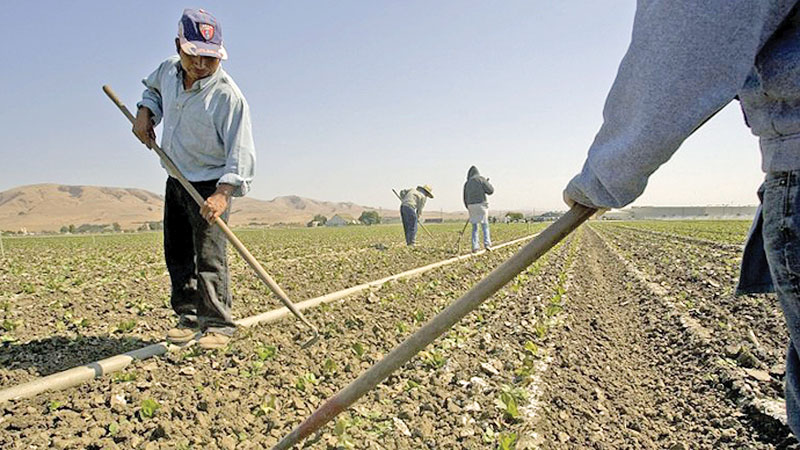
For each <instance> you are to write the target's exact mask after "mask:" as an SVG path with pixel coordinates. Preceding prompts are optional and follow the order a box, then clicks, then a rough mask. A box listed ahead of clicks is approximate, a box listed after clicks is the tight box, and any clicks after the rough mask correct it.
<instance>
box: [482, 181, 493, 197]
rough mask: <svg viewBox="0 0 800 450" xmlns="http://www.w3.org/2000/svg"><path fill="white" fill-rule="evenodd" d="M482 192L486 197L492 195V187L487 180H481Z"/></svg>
mask: <svg viewBox="0 0 800 450" xmlns="http://www.w3.org/2000/svg"><path fill="white" fill-rule="evenodd" d="M483 192H485V193H486V195H492V194H494V186H492V183H489V179H488V178H484V179H483Z"/></svg>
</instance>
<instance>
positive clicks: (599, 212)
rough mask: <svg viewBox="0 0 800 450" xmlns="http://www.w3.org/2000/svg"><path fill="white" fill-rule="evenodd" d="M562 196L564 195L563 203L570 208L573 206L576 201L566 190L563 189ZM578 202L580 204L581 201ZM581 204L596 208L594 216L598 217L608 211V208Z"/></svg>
mask: <svg viewBox="0 0 800 450" xmlns="http://www.w3.org/2000/svg"><path fill="white" fill-rule="evenodd" d="M563 197H564V203H566V204H567V206H569V207H570V208H572V207H573V206H575V204H576V203H578V202H576V201H575V200H573V199H572V197H570V196H569V194H567V191H566V190H564V193H563ZM580 204H581V205H582V203H580ZM583 206H586V207H587V208H594V209H596V210H597V212H596V213H595V217H600V216H602V215H603V214H605V213H607V212H608V211H609V208H599V207H597V206H594V205H583Z"/></svg>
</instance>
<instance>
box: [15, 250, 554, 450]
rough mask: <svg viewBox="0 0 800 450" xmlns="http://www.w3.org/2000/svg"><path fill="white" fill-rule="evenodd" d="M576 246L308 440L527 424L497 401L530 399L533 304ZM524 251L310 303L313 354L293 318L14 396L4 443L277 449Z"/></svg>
mask: <svg viewBox="0 0 800 450" xmlns="http://www.w3.org/2000/svg"><path fill="white" fill-rule="evenodd" d="M517 248H518V247H517ZM565 248H566V247H561V248H560V249H559V250H557V251H555V252H553V253H552V254H551V255H549V257H548V258H547V260H546V261H542V262H541V263H540V264H537V265H535V266H533V267H531V268H530V270H529V271H527V272H526V273H525V274H523V275H522V276H521V277H520V278H519V279H518V280H517V281H516V282H515V283H512V285H510V286H509V287H508V288H507V289H505V290H503V291H502V292H501V293H498V294H497V295H496V296H495V298H493V299H492V300H490V301H489V302H487V303H486V304H485V305H484V306H482V307H481V309H480V311H477V312H476V313H473V314H471V315H470V316H469V317H468V318H466V319H465V320H464V321H463V323H462V324H460V325H459V326H458V327H456V328H455V329H454V330H452V331H451V332H449V333H448V334H447V335H446V336H444V337H443V338H441V339H439V340H437V341H436V342H435V343H434V344H433V345H432V346H431V347H430V348H429V349H426V351H425V352H424V353H422V354H420V355H419V356H418V357H417V358H415V359H414V360H413V361H412V362H410V363H409V364H407V365H406V366H405V367H404V368H403V369H402V370H400V371H399V372H398V373H396V374H395V375H393V376H392V377H390V378H389V379H388V380H387V381H386V382H385V383H384V384H382V385H381V386H380V387H379V388H378V389H376V390H375V391H374V392H372V393H370V394H369V395H367V396H366V397H365V398H364V399H362V401H361V402H359V403H358V404H357V405H356V406H355V407H354V408H352V409H351V410H350V411H349V412H348V413H346V414H344V415H342V417H340V418H339V419H338V420H337V422H336V423H335V424H331V425H330V426H328V427H326V428H325V429H324V430H322V432H321V433H319V434H318V435H316V436H313V437H312V438H311V439H309V440H308V441H307V442H306V446H307V447H309V448H337V447H341V448H352V447H356V448H404V449H418V448H485V447H494V446H496V445H497V442H498V441H499V439H500V438H501V437H504V436H505V435H506V434H507V433H511V432H513V430H517V429H521V428H522V427H524V426H526V422H525V421H524V420H523V418H522V417H521V416H519V414H518V413H516V412H514V413H513V414H510V415H509V414H507V413H506V410H507V408H501V407H499V406H498V401H499V400H500V399H501V398H503V397H502V393H503V392H510V393H509V394H508V395H513V396H515V398H518V399H519V404H520V406H522V405H523V404H524V402H523V398H524V397H525V396H526V395H525V394H524V393H520V392H521V391H519V389H521V388H522V385H520V386H516V385H515V383H517V382H518V381H519V380H520V377H519V375H518V374H517V369H519V368H520V367H522V366H523V361H524V359H525V355H526V350H525V348H524V347H525V345H526V344H527V343H528V341H529V340H530V339H536V337H535V334H534V333H533V332H532V331H530V329H529V328H530V327H532V326H533V324H535V323H538V322H540V319H541V316H542V315H543V311H542V310H541V308H539V307H538V306H537V303H538V302H535V301H530V299H536V298H537V296H538V297H540V298H541V297H542V296H550V295H551V294H552V291H553V289H555V284H557V281H555V280H558V279H559V274H560V273H562V272H563V270H564V264H565V260H566V250H565ZM513 250H514V249H511V248H509V249H502V250H499V251H495V252H492V253H488V254H485V255H483V256H481V257H480V258H477V259H474V260H469V261H465V262H460V263H457V264H454V265H453V266H449V267H445V268H441V269H436V270H435V271H434V272H432V273H431V274H430V275H428V276H425V277H424V278H420V279H411V280H407V281H401V282H395V283H391V284H388V285H384V286H383V287H382V288H380V289H378V290H376V291H374V292H370V293H366V294H363V295H359V296H356V297H353V298H352V299H348V300H347V301H341V302H336V303H334V304H330V305H326V306H323V307H321V308H318V309H315V310H312V311H309V312H308V314H307V316H308V318H309V319H310V320H312V321H313V322H314V323H316V324H318V326H319V327H320V330H321V331H322V334H323V338H322V339H321V340H320V341H319V342H318V343H317V344H315V345H314V346H313V347H312V348H311V349H309V350H308V351H304V350H301V349H299V347H298V346H297V345H296V342H297V341H298V339H297V338H298V335H299V334H300V333H302V332H304V330H303V329H302V328H301V327H300V326H298V324H297V322H296V321H294V320H291V319H287V320H283V321H281V322H278V323H275V324H272V325H267V326H261V327H255V328H251V329H246V330H242V332H241V334H240V336H239V337H238V338H237V339H236V340H235V341H234V342H233V344H232V345H231V347H230V348H228V349H225V350H223V351H219V352H200V351H198V350H197V349H194V348H189V349H185V350H182V351H180V352H178V353H172V354H168V355H166V356H165V357H162V358H157V359H153V360H148V361H144V362H142V363H138V364H136V365H135V366H134V367H132V368H130V369H129V370H127V371H125V372H123V373H120V374H117V375H114V376H110V377H104V378H99V379H96V380H94V381H92V382H90V383H87V384H84V385H82V386H79V387H77V388H73V389H69V390H67V391H63V392H56V393H46V394H42V395H40V396H38V397H36V398H33V399H28V400H21V401H17V402H12V403H9V404H5V405H2V406H0V447H3V448H28V447H31V446H36V447H57V448H87V447H91V448H101V447H102V448H114V447H119V448H132V447H134V448H188V447H197V448H207V447H211V448H262V447H264V446H270V445H272V444H274V443H276V442H277V440H278V439H279V438H280V437H282V436H283V435H285V434H286V433H288V432H289V431H290V430H291V429H292V428H293V427H294V426H296V425H297V424H299V422H300V421H301V420H302V419H303V418H305V417H306V416H307V415H308V414H309V413H310V412H311V411H312V409H313V408H316V407H317V406H319V405H320V404H321V402H322V401H323V400H324V399H326V398H328V397H330V396H331V395H332V394H333V393H334V392H335V391H336V390H338V389H340V388H342V387H343V386H344V385H346V384H347V383H348V382H349V381H351V380H352V379H354V378H355V377H356V376H357V375H358V374H360V373H361V372H363V371H364V370H366V369H367V368H368V367H369V366H370V365H371V364H372V363H374V362H375V361H377V360H378V359H379V358H381V357H382V356H383V355H384V354H385V353H387V352H388V351H389V350H391V348H393V347H394V346H395V345H396V344H397V343H399V342H400V341H401V340H402V339H403V338H405V337H406V336H408V335H409V334H410V333H411V332H413V331H414V330H415V329H416V328H418V327H419V326H421V324H422V323H424V321H425V320H427V319H429V318H430V317H432V316H433V315H434V314H435V313H436V312H437V311H439V310H441V309H442V308H443V307H445V306H446V305H447V304H449V303H450V302H452V301H453V300H454V299H456V298H457V297H458V296H459V295H461V294H462V293H463V292H465V291H466V290H467V289H468V288H469V287H471V286H472V284H474V283H475V282H476V281H477V280H479V279H480V278H481V277H482V276H484V275H485V274H486V273H487V271H489V270H491V269H492V268H494V267H496V266H497V265H498V264H500V263H501V262H502V261H503V260H505V259H506V258H507V257H508V256H509V255H510V252H511V251H513ZM554 283H555V284H554ZM534 287H535V289H533V288H534ZM515 388H516V389H517V391H514V389H515ZM506 401H507V402H508V401H509V400H506Z"/></svg>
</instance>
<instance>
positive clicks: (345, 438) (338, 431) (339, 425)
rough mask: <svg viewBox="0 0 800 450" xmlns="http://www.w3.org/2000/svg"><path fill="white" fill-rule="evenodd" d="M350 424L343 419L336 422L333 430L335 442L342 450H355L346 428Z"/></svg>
mask: <svg viewBox="0 0 800 450" xmlns="http://www.w3.org/2000/svg"><path fill="white" fill-rule="evenodd" d="M349 426H350V424H349V423H348V422H347V420H345V419H339V420H337V421H336V426H335V427H334V428H333V434H335V435H336V440H337V441H338V443H339V445H340V446H342V447H344V448H355V446H356V445H355V444H354V443H353V440H352V438H350V435H349V434H348V433H347V428H348V427H349Z"/></svg>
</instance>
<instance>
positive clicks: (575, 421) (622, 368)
mask: <svg viewBox="0 0 800 450" xmlns="http://www.w3.org/2000/svg"><path fill="white" fill-rule="evenodd" d="M578 256H579V257H578V258H576V262H575V266H574V269H573V271H572V273H573V276H574V279H572V280H571V282H570V289H569V290H568V292H567V295H568V296H569V301H568V302H567V303H566V307H565V311H566V312H567V316H568V317H567V318H566V319H565V323H564V326H562V327H559V328H557V329H554V330H553V333H554V335H553V336H552V337H551V339H552V342H555V344H554V345H553V362H552V364H551V367H550V369H549V370H548V371H547V372H546V373H545V374H544V375H543V382H542V385H543V386H544V393H543V394H542V403H543V404H544V405H546V406H544V407H543V411H542V412H541V414H542V417H543V419H542V421H541V424H540V426H539V432H540V434H541V436H542V438H543V440H544V442H545V443H544V444H543V447H544V448H670V449H676V450H677V449H683V448H786V444H783V443H782V441H783V440H784V439H783V437H782V436H780V434H781V431H783V432H785V430H778V431H777V432H775V430H773V434H768V433H767V434H765V433H764V432H763V430H760V429H759V428H758V424H756V423H754V422H753V421H752V420H751V417H750V416H748V415H747V414H745V413H743V412H742V411H741V410H740V409H739V408H738V407H737V404H736V403H735V401H734V400H732V399H730V398H729V397H730V396H729V395H728V394H729V392H728V390H727V388H726V387H725V384H724V382H723V381H724V380H721V379H720V374H719V370H718V367H717V365H716V364H715V361H716V359H717V355H714V354H713V351H712V350H711V349H710V348H709V347H708V346H707V345H705V344H704V343H703V342H702V341H701V340H699V339H696V336H694V335H693V333H692V331H691V330H690V328H688V327H686V326H685V323H684V322H682V321H681V314H679V313H677V312H676V311H675V310H674V309H673V308H671V307H670V305H669V304H668V303H666V302H664V301H663V299H662V298H659V297H658V296H654V295H653V294H652V291H650V290H648V289H647V288H646V286H644V285H643V284H642V283H641V281H640V280H637V279H636V278H635V277H633V276H632V274H630V273H629V272H628V271H627V270H625V268H624V265H623V264H620V262H621V261H620V260H619V259H618V257H617V256H616V254H615V253H613V252H612V251H611V249H610V247H608V246H606V244H605V243H604V242H603V241H602V239H601V238H600V237H599V236H598V235H597V234H596V233H595V232H594V231H592V230H591V229H584V230H583V235H582V242H581V245H580V251H579V253H578ZM775 434H779V436H776V435H775Z"/></svg>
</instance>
